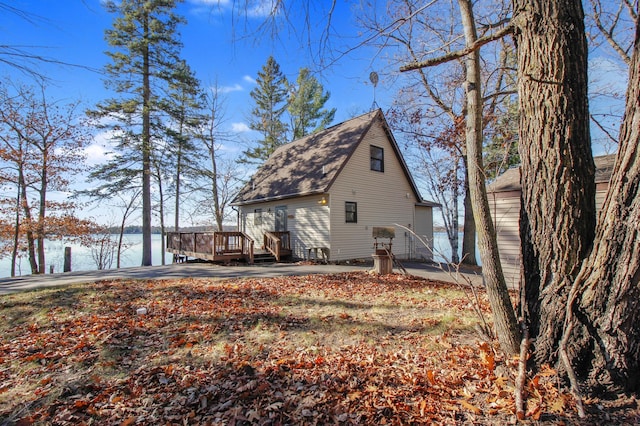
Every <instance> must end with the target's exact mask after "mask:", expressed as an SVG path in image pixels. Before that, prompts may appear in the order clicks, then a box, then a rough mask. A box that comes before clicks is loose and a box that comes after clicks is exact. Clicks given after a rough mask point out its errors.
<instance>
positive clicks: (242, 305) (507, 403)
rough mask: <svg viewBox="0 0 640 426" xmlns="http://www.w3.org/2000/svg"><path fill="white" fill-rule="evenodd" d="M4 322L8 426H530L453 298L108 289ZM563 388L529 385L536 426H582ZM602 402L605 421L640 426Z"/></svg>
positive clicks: (43, 300)
mask: <svg viewBox="0 0 640 426" xmlns="http://www.w3.org/2000/svg"><path fill="white" fill-rule="evenodd" d="M480 298H481V303H482V310H483V311H484V313H485V316H486V317H487V318H489V317H490V315H489V314H488V310H489V307H488V303H487V301H486V295H484V294H483V293H481V294H480ZM0 308H1V311H0V328H1V330H2V335H1V336H0V425H3V424H32V423H36V424H60V425H66V424H107V425H109V424H110V425H134V424H154V425H155V424H176V425H177V424H180V425H183V424H215V425H217V424H229V425H231V424H235V425H239V424H260V425H263V424H264V425H271V424H273V425H285V424H345V425H346V424H508V423H515V415H514V412H515V407H514V392H513V386H514V385H513V383H514V374H515V371H516V364H517V359H504V358H503V357H501V356H500V355H499V352H497V351H495V350H494V345H495V342H486V341H482V340H480V339H479V338H478V337H477V335H476V333H475V332H474V326H475V325H476V324H477V323H478V322H479V319H478V317H477V316H475V314H474V313H473V310H472V307H471V304H470V302H469V299H468V297H467V296H466V295H465V293H464V292H463V291H462V290H461V289H460V288H458V287H457V286H455V285H451V284H445V283H441V282H433V281H429V280H424V279H418V278H407V277H404V276H398V275H389V276H385V277H377V276H371V275H369V274H366V273H350V274H336V275H323V276H304V277H283V278H269V279H243V280H228V281H216V280H204V279H200V280H195V279H184V280H172V281H169V280H166V281H164V280H163V281H104V282H99V283H96V284H91V285H77V286H72V287H67V288H59V289H52V290H42V291H38V292H31V293H22V294H14V295H9V296H4V297H1V298H0ZM144 311H146V313H143V312H144ZM558 383H559V381H558V379H557V377H556V374H555V372H554V371H553V370H551V369H548V370H545V371H542V372H540V373H539V374H538V375H536V376H535V377H532V378H530V380H529V381H528V382H527V387H526V396H527V404H528V405H527V410H528V411H527V415H528V418H527V419H526V420H525V422H529V423H534V424H539V423H541V422H550V423H554V424H556V423H560V424H562V423H565V424H575V423H578V420H577V418H576V415H575V410H574V406H573V400H572V398H571V397H570V396H569V395H568V394H567V393H566V392H565V391H564V390H562V389H561V388H559V384H558ZM588 402H589V403H590V404H589V405H588V408H589V410H590V411H591V412H592V413H593V414H592V417H591V419H590V421H594V420H602V419H607V418H609V420H611V421H613V422H618V423H620V422H626V423H629V424H633V423H635V422H637V421H638V420H639V419H638V417H637V415H636V410H634V409H632V408H627V409H625V407H623V409H620V410H617V411H616V412H615V413H614V414H612V415H613V416H614V417H607V416H611V415H610V414H607V413H605V412H603V411H601V407H602V405H601V404H600V402H598V401H588Z"/></svg>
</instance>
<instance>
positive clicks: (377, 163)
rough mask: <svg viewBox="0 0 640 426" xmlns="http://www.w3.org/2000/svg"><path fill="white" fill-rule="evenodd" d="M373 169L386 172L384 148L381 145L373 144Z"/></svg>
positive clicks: (371, 147) (371, 149) (371, 148)
mask: <svg viewBox="0 0 640 426" xmlns="http://www.w3.org/2000/svg"><path fill="white" fill-rule="evenodd" d="M370 152H371V170H374V171H376V172H384V149H382V148H380V147H379V146H375V145H371V146H370Z"/></svg>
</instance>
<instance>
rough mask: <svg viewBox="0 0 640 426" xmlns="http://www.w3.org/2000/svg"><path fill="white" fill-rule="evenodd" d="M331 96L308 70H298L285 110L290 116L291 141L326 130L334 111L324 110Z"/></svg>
mask: <svg viewBox="0 0 640 426" xmlns="http://www.w3.org/2000/svg"><path fill="white" fill-rule="evenodd" d="M329 96H331V94H330V93H329V92H324V88H323V87H322V85H321V84H320V83H319V82H318V80H317V79H316V78H315V77H314V76H313V75H311V72H310V71H309V69H308V68H300V72H299V74H298V79H297V80H296V84H295V86H291V88H290V98H289V105H288V106H287V110H288V111H289V115H290V116H291V129H292V139H293V140H296V139H300V138H302V137H304V136H306V135H308V134H310V133H314V132H317V131H318V130H322V129H324V128H326V127H327V126H328V125H329V124H331V122H332V121H333V117H334V116H335V115H336V109H335V108H333V109H331V110H326V109H324V105H325V104H326V103H327V101H328V100H329Z"/></svg>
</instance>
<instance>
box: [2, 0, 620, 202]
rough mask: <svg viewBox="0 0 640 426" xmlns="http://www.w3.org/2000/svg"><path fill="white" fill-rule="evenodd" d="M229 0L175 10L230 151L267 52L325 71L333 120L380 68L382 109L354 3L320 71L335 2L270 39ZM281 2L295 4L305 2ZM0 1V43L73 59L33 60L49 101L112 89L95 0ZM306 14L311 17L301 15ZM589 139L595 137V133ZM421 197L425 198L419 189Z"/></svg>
mask: <svg viewBox="0 0 640 426" xmlns="http://www.w3.org/2000/svg"><path fill="white" fill-rule="evenodd" d="M236 2H237V3H244V2H243V1H240V2H238V1H237V0H236ZM233 3H234V0H185V1H184V2H183V3H181V4H180V5H179V7H178V9H177V13H178V14H180V15H182V16H183V17H184V18H185V19H186V20H187V24H186V25H183V26H181V27H180V33H181V40H182V43H183V45H184V48H183V51H182V56H183V57H184V58H185V59H186V60H187V62H188V63H189V65H190V66H191V67H192V69H193V70H194V71H195V72H196V74H197V77H198V78H199V79H200V80H201V81H202V82H203V84H204V85H212V84H214V83H217V85H218V87H219V88H220V89H221V90H222V92H223V93H224V96H225V100H226V102H225V104H226V108H225V110H226V114H225V117H226V121H225V127H226V130H228V131H232V132H235V134H236V135H237V139H236V140H237V141H239V142H238V143H236V144H235V146H228V147H227V148H228V149H229V151H230V152H231V155H234V151H235V154H236V155H237V154H238V153H239V152H240V151H242V150H244V149H246V144H247V143H250V142H251V141H252V140H253V139H254V138H253V137H252V136H251V134H250V133H249V132H247V131H246V130H247V125H246V123H247V117H248V116H249V113H250V110H251V107H252V99H251V97H250V96H249V92H250V91H251V90H252V89H253V88H254V87H255V78H256V76H257V72H258V71H259V70H260V69H261V68H262V66H263V65H264V63H265V62H266V60H267V58H268V57H269V56H270V55H273V56H274V57H275V58H276V61H277V62H278V63H279V64H280V66H281V69H282V71H283V72H284V73H285V74H286V76H287V78H288V79H289V80H291V81H294V80H295V78H296V76H297V73H298V71H299V69H300V68H301V67H309V68H310V69H312V70H313V71H321V72H319V73H318V74H317V75H316V76H317V77H318V78H319V80H320V81H321V83H322V84H323V85H324V87H325V89H326V90H328V91H330V92H331V98H330V100H329V102H328V104H327V107H329V108H334V107H335V108H336V109H337V114H336V117H335V122H336V123H338V122H341V121H344V120H346V119H348V118H350V117H352V116H354V115H357V114H360V113H363V112H365V111H368V110H369V109H370V108H371V106H372V104H373V100H374V90H373V87H372V85H371V83H370V81H369V74H370V73H371V72H372V71H379V72H380V74H381V80H380V83H379V84H378V87H377V89H376V91H375V95H376V101H377V104H378V105H379V106H380V107H382V108H383V110H386V109H387V108H388V107H389V106H390V104H391V100H392V99H393V96H394V95H395V93H396V90H397V87H394V86H393V84H392V83H389V82H388V81H387V80H385V78H384V77H383V76H384V73H383V72H381V71H383V69H384V68H385V67H387V68H388V67H389V65H388V63H386V61H385V60H384V59H382V58H379V57H378V56H377V51H376V50H375V49H373V48H363V47H359V48H355V47H356V46H358V43H359V42H360V41H361V35H360V30H359V28H358V26H357V25H356V19H357V18H358V14H359V13H362V12H358V11H357V10H352V7H353V4H360V2H353V1H347V0H338V1H336V4H335V6H336V8H335V10H334V11H333V15H332V22H331V23H332V29H331V31H332V33H331V39H330V40H331V43H332V48H333V49H332V50H330V51H325V52H323V53H324V54H327V53H331V54H333V56H334V57H338V60H337V62H335V63H332V65H331V66H330V67H328V68H325V69H321V70H320V69H319V64H317V63H316V62H317V61H315V60H314V58H317V57H318V56H319V51H318V42H319V40H320V36H321V35H322V33H323V31H324V30H325V28H326V16H327V12H328V10H327V8H328V7H329V6H330V4H331V2H326V1H310V2H308V3H311V7H312V8H313V9H312V10H310V11H309V15H308V16H307V15H306V14H305V11H303V10H299V9H293V10H290V14H289V16H288V22H287V23H284V21H280V22H279V33H278V35H277V37H275V38H273V37H271V36H270V34H268V33H261V34H258V35H256V33H255V29H256V28H257V26H258V25H259V24H261V23H263V22H264V13H261V11H260V9H255V10H251V11H250V13H249V14H248V16H244V15H242V14H239V13H238V12H237V11H236V12H233V10H232V4H233ZM254 3H256V4H271V3H272V0H255V2H254ZM286 3H292V4H297V5H300V4H304V3H307V2H304V1H303V2H298V1H294V2H286ZM383 3H384V2H381V4H383ZM2 4H10V5H11V6H12V7H15V8H16V9H18V10H21V11H24V12H26V13H27V14H28V18H29V19H22V18H20V17H19V16H16V15H14V14H11V13H8V12H6V11H5V10H2V9H0V44H2V45H17V46H21V47H22V48H24V49H29V51H31V52H34V53H37V54H40V55H42V56H46V57H49V58H52V59H55V60H57V61H59V62H63V63H68V64H74V65H76V66H68V65H59V64H42V63H39V64H36V65H35V66H36V68H37V69H38V70H39V71H40V72H42V73H43V74H46V75H47V76H48V77H49V78H50V81H49V83H48V87H47V92H48V94H49V96H50V97H51V98H52V99H55V100H63V101H64V100H67V101H69V102H72V101H76V100H81V101H82V103H83V107H84V108H91V107H93V106H95V104H96V103H97V102H99V101H100V100H103V99H105V98H107V97H109V96H110V95H112V94H110V93H108V92H107V91H106V90H105V89H104V84H103V76H102V75H101V74H100V73H99V71H100V70H101V69H102V68H103V67H104V65H105V64H106V63H108V57H107V56H106V55H105V54H104V52H105V51H106V50H107V49H108V46H107V44H106V42H105V41H104V32H105V30H106V29H108V28H110V27H111V24H112V21H113V18H114V16H113V15H111V14H109V13H108V12H107V11H106V10H105V9H104V8H103V7H102V5H101V2H100V0H57V1H55V0H13V1H11V3H9V2H8V0H7V1H4V2H2V1H0V5H2ZM373 4H374V5H375V4H376V2H373ZM307 18H308V19H309V23H308V24H307V23H305V20H306V19H307ZM308 28H311V29H312V31H311V34H310V35H309V34H308V33H307V31H306V29H308ZM309 46H310V47H309ZM347 50H348V54H347V55H344V56H340V52H341V51H347ZM591 58H592V62H591V63H592V64H594V63H595V64H596V65H597V66H596V67H592V69H591V74H590V77H591V79H592V84H593V85H594V86H598V85H600V86H610V85H615V86H617V89H616V91H618V92H620V91H622V93H623V92H624V86H625V85H626V78H624V77H626V76H625V74H624V73H621V72H620V70H619V69H616V68H615V65H611V62H609V61H607V59H606V57H605V58H604V59H600V62H598V58H595V59H594V57H593V56H592V57H591ZM611 67H613V68H611ZM598 70H600V72H599V73H598V72H597V71H598ZM0 72H2V74H3V75H4V76H6V75H9V76H11V78H12V79H14V81H22V82H25V83H29V76H28V75H26V74H24V73H21V72H19V71H17V70H15V69H13V68H10V67H7V66H6V65H4V64H0ZM399 82H400V81H396V83H399ZM618 105H619V104H618ZM591 106H592V108H593V110H594V111H593V112H597V111H598V110H600V111H604V112H605V113H606V112H608V111H609V110H608V108H610V102H609V101H608V100H607V99H604V100H595V102H592V104H591ZM396 136H398V135H396ZM592 137H593V139H594V142H596V143H597V138H598V135H597V132H594V134H593V135H592ZM600 137H601V136H600ZM104 144H105V140H104V138H103V139H101V138H100V137H98V138H96V143H95V144H94V145H93V147H92V148H91V149H90V150H89V154H90V158H89V161H90V163H93V164H95V163H96V162H99V161H102V160H104V153H105V152H106V150H107V148H105V147H104V146H103V145H104ZM594 151H596V153H602V151H603V150H602V149H597V148H594ZM423 196H424V197H426V198H428V194H426V192H425V191H423Z"/></svg>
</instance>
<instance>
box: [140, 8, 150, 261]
mask: <svg viewBox="0 0 640 426" xmlns="http://www.w3.org/2000/svg"><path fill="white" fill-rule="evenodd" d="M143 31H144V36H143V40H145V41H146V40H148V39H149V17H148V16H146V17H145V20H144V30H143ZM142 61H143V63H142V68H143V71H142V92H143V93H142V98H143V101H142V266H151V83H150V81H149V77H150V64H149V46H148V45H147V46H146V47H145V49H144V53H143V59H142Z"/></svg>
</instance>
